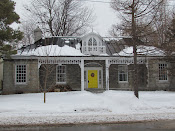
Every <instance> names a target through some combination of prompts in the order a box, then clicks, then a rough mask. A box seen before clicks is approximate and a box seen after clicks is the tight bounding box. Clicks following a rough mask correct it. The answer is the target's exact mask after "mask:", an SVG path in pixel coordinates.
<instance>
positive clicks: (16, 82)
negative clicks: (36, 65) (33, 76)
mask: <svg viewBox="0 0 175 131" xmlns="http://www.w3.org/2000/svg"><path fill="white" fill-rule="evenodd" d="M18 66H25V73H18V72H17V69H18ZM18 74H21V75H24V76H25V79H23V80H25V81H24V82H18V81H17V80H18V79H17V78H18V77H17V75H18ZM24 76H23V77H24ZM21 77H22V76H21ZM21 79H22V78H21ZM15 84H21V85H22V84H27V65H26V64H16V65H15Z"/></svg>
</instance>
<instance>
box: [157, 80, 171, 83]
mask: <svg viewBox="0 0 175 131" xmlns="http://www.w3.org/2000/svg"><path fill="white" fill-rule="evenodd" d="M168 82H169V81H168V80H159V83H168Z"/></svg>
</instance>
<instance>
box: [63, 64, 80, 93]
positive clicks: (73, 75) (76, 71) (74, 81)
mask: <svg viewBox="0 0 175 131" xmlns="http://www.w3.org/2000/svg"><path fill="white" fill-rule="evenodd" d="M66 68H67V70H66V73H67V77H66V82H67V84H68V85H69V86H70V87H71V88H72V89H73V90H81V68H80V66H79V65H67V66H66Z"/></svg>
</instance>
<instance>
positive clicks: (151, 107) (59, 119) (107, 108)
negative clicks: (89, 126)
mask: <svg viewBox="0 0 175 131" xmlns="http://www.w3.org/2000/svg"><path fill="white" fill-rule="evenodd" d="M139 94H140V99H137V98H136V97H135V96H134V93H133V92H132V91H105V92H104V93H98V94H95V93H91V92H87V91H83V92H80V91H77V92H56V93H47V94H46V98H47V100H46V103H45V104H44V103H43V93H33V94H14V95H0V125H26V124H32V125H33V124H34V125H35V124H70V123H71V124H77V123H108V122H109V123H110V122H123V121H144V120H158V119H175V92H164V91H156V92H140V93H139Z"/></svg>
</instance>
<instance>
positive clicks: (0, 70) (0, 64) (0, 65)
mask: <svg viewBox="0 0 175 131" xmlns="http://www.w3.org/2000/svg"><path fill="white" fill-rule="evenodd" d="M2 80H3V60H2V59H0V91H1V90H2Z"/></svg>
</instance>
